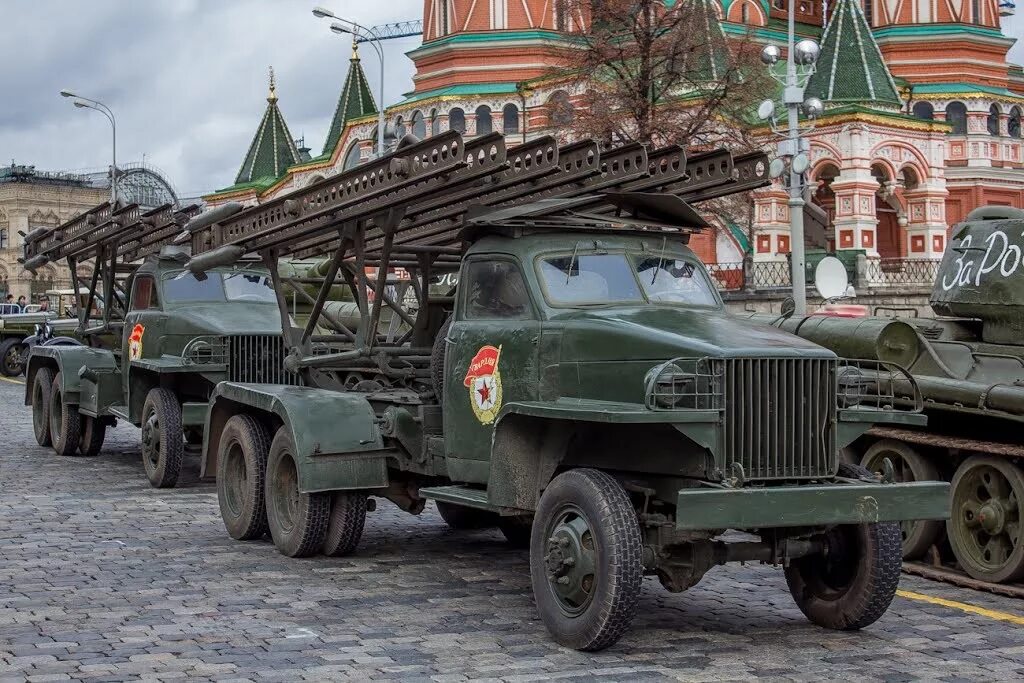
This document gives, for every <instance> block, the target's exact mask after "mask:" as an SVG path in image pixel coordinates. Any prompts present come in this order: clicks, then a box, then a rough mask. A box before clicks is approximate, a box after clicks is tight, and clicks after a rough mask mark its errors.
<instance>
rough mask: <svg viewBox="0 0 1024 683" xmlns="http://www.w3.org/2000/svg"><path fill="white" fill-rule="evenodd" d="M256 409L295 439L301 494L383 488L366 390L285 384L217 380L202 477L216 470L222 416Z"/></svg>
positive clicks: (382, 456) (378, 439)
mask: <svg viewBox="0 0 1024 683" xmlns="http://www.w3.org/2000/svg"><path fill="white" fill-rule="evenodd" d="M241 412H247V413H252V412H256V413H261V414H262V416H263V417H264V418H265V419H266V418H270V422H272V423H274V424H279V425H280V427H279V428H280V429H287V430H288V431H289V433H290V435H291V437H292V443H294V444H295V460H296V462H295V465H296V467H297V469H298V473H299V490H300V491H302V492H303V493H315V492H320V491H343V490H353V489H369V488H383V487H385V486H387V484H388V472H387V456H388V455H390V454H391V453H392V451H391V450H390V449H388V448H386V447H385V446H384V439H383V437H382V436H381V434H380V430H379V429H378V427H377V415H376V413H374V411H373V407H372V406H371V405H370V403H369V401H367V400H366V397H365V395H363V394H357V393H350V392H343V391H330V390H326V389H314V388H310V387H296V386H290V385H285V384H244V383H240V382H221V383H219V384H218V385H217V386H216V387H215V388H214V390H213V395H212V396H211V397H210V408H209V410H208V411H207V414H206V429H205V430H204V443H203V453H204V459H203V460H204V462H203V473H204V476H209V475H213V474H214V473H215V472H216V459H217V450H218V448H219V445H220V431H221V429H222V428H223V423H224V422H225V421H226V417H229V416H230V415H232V414H237V413H241Z"/></svg>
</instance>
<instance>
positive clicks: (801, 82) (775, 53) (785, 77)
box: [757, 0, 825, 315]
mask: <svg viewBox="0 0 1024 683" xmlns="http://www.w3.org/2000/svg"><path fill="white" fill-rule="evenodd" d="M795 4H796V3H795V0H789V31H788V36H787V45H786V47H787V49H786V61H785V65H784V66H785V69H784V70H783V69H781V68H779V67H780V66H781V65H780V60H781V53H780V50H779V48H778V47H776V46H775V45H766V46H765V48H764V49H763V50H762V51H761V61H762V62H763V63H764V64H765V65H766V66H767V67H768V72H769V73H770V74H771V76H772V77H773V78H774V79H775V80H777V81H778V82H779V83H781V84H782V85H783V97H782V101H783V103H784V104H785V106H786V111H787V121H786V123H787V126H786V128H787V129H786V130H785V131H780V130H779V128H778V126H777V125H776V118H775V103H774V101H772V100H765V101H764V102H762V103H761V106H760V107H759V108H758V111H757V114H758V116H759V117H760V118H761V120H764V121H768V122H769V123H770V124H771V127H772V130H773V131H774V132H775V133H776V134H777V135H779V137H780V138H781V139H780V140H779V144H778V152H777V157H776V159H775V160H774V161H773V162H772V168H771V175H772V177H773V178H778V177H779V176H781V175H782V174H783V173H785V172H787V171H788V172H789V202H788V204H789V224H790V232H791V237H790V281H791V282H792V284H793V302H794V304H795V311H794V314H795V315H806V314H807V273H806V265H805V256H804V197H803V191H804V173H805V172H806V171H807V169H808V167H809V166H810V158H809V157H808V155H807V153H808V151H809V150H810V141H809V140H807V139H806V138H805V137H803V136H804V134H805V133H807V132H809V131H810V130H811V129H812V128H813V127H814V120H815V119H817V118H818V117H819V116H821V114H822V113H823V112H824V109H825V106H824V104H823V103H822V101H821V100H819V99H818V98H817V97H808V98H806V99H804V88H805V86H806V85H807V81H808V79H810V77H811V75H812V74H813V73H814V66H815V63H816V62H817V61H818V55H819V53H820V51H821V50H820V48H819V47H818V44H817V43H816V42H814V41H813V40H801V41H799V42H797V41H796V37H795V22H796V19H795V15H796V7H795ZM801 113H803V114H804V116H806V117H807V119H808V120H809V121H810V123H809V125H807V126H805V127H804V128H803V129H801V128H800V114H801Z"/></svg>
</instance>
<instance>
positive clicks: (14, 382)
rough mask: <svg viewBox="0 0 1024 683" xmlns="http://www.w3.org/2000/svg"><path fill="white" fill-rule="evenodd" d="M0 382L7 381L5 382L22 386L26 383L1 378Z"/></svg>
mask: <svg viewBox="0 0 1024 683" xmlns="http://www.w3.org/2000/svg"><path fill="white" fill-rule="evenodd" d="M0 380H3V381H5V382H10V383H11V384H21V385H24V384H25V383H24V382H19V381H18V380H16V379H11V378H9V377H0Z"/></svg>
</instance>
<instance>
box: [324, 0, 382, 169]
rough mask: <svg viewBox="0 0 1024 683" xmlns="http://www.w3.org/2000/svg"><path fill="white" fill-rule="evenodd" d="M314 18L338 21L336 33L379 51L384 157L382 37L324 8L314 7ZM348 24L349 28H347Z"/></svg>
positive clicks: (379, 122) (379, 110) (379, 108)
mask: <svg viewBox="0 0 1024 683" xmlns="http://www.w3.org/2000/svg"><path fill="white" fill-rule="evenodd" d="M313 16H314V17H317V18H318V19H324V18H329V19H336V20H337V21H335V22H333V23H332V24H331V30H332V31H334V32H335V33H338V34H342V33H349V34H352V36H353V37H364V38H366V42H368V43H370V44H371V45H373V47H374V49H375V50H376V51H377V59H378V61H379V62H380V92H379V94H378V99H379V102H378V103H377V156H379V157H382V156H384V46H383V45H381V42H380V36H379V35H377V32H376V31H374V30H372V29H368V28H366V27H365V26H362V25H361V24H357V23H356V22H354V21H352V20H351V19H342V18H341V17H339V16H337V15H335V14H334V12H331V11H330V10H329V9H326V8H323V7H314V8H313ZM345 24H348V26H345Z"/></svg>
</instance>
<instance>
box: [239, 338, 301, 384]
mask: <svg viewBox="0 0 1024 683" xmlns="http://www.w3.org/2000/svg"><path fill="white" fill-rule="evenodd" d="M227 340H228V380H229V381H232V382H254V383H258V384H299V378H298V376H297V375H293V374H292V373H290V372H288V371H286V370H285V369H284V357H285V355H286V353H287V351H286V350H285V346H284V338H283V337H281V336H280V335H269V334H239V335H232V336H230V337H228V338H227Z"/></svg>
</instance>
